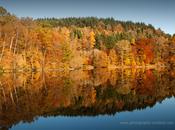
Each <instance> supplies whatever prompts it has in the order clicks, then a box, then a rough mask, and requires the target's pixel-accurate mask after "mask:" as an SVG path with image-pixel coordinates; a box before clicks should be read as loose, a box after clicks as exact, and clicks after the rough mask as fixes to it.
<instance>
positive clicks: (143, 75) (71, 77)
mask: <svg viewBox="0 0 175 130" xmlns="http://www.w3.org/2000/svg"><path fill="white" fill-rule="evenodd" d="M174 95H175V71H173V70H144V69H125V70H111V71H109V70H107V69H96V70H93V71H82V70H78V71H71V72H67V73H60V72H49V73H31V74H21V73H16V74H3V75H1V76H0V130H8V129H9V130H59V129H60V130H82V129H83V130H97V129H100V130H116V129H138V130H140V129H152V130H155V129H162V130H164V129H175V98H174Z"/></svg>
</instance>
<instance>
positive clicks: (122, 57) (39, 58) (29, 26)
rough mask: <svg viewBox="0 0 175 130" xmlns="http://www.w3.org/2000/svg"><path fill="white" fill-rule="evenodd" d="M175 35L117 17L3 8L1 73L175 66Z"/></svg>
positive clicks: (0, 52)
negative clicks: (23, 13)
mask: <svg viewBox="0 0 175 130" xmlns="http://www.w3.org/2000/svg"><path fill="white" fill-rule="evenodd" d="M174 52H175V35H174V36H171V35H169V34H166V33H164V32H163V31H162V30H161V29H155V28H154V27H153V26H152V25H150V24H149V25H146V24H144V23H133V22H131V21H127V22H124V21H117V20H115V19H113V18H96V17H81V18H75V17H70V18H60V19H57V18H38V19H32V18H28V17H26V18H18V17H16V16H15V15H13V14H10V13H9V12H8V11H7V10H6V9H4V8H3V7H0V71H1V72H12V71H13V72H16V71H24V72H27V71H29V72H30V71H32V72H33V71H43V70H44V71H49V70H61V71H66V70H75V69H84V70H91V69H94V68H108V69H115V68H143V67H144V68H146V67H147V68H155V67H156V68H157V67H171V66H174V64H173V63H174V61H175V55H174Z"/></svg>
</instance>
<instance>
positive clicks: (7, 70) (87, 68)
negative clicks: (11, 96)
mask: <svg viewBox="0 0 175 130" xmlns="http://www.w3.org/2000/svg"><path fill="white" fill-rule="evenodd" d="M168 67H169V66H165V65H161V66H160V65H157V64H155V65H145V66H138V65H137V66H126V65H125V66H115V65H109V66H107V67H94V66H92V65H86V66H83V67H79V68H66V69H65V68H47V67H46V69H42V68H38V69H31V68H30V69H29V68H28V69H20V68H17V69H1V70H0V73H15V72H20V73H31V72H50V71H60V72H65V71H76V70H82V71H90V70H95V69H108V70H117V69H145V70H148V69H164V68H168Z"/></svg>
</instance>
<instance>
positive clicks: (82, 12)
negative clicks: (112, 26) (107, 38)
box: [0, 0, 175, 34]
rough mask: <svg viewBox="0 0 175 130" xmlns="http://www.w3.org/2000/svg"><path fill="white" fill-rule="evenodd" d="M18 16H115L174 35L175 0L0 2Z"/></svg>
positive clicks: (12, 0) (17, 0) (10, 0)
mask: <svg viewBox="0 0 175 130" xmlns="http://www.w3.org/2000/svg"><path fill="white" fill-rule="evenodd" d="M0 5H1V6H3V7H5V8H6V9H7V10H8V11H10V12H11V13H13V14H15V15H17V16H19V17H26V16H29V17H33V18H38V17H40V18H41V17H57V18H62V17H85V16H97V17H114V18H115V19H117V20H124V21H127V20H131V21H134V22H145V23H146V24H149V23H150V24H152V25H153V26H155V27H156V28H161V29H162V30H163V31H165V32H166V33H170V34H174V33H175V0H0Z"/></svg>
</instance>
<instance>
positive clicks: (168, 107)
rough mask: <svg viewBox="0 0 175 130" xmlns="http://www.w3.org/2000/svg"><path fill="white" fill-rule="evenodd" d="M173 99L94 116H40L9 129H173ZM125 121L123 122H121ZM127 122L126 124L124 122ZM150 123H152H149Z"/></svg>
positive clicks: (174, 114) (174, 124)
mask: <svg viewBox="0 0 175 130" xmlns="http://www.w3.org/2000/svg"><path fill="white" fill-rule="evenodd" d="M174 109H175V99H174V98H171V99H168V98H167V99H165V100H164V101H163V102H162V103H157V104H156V105H155V106H154V107H153V108H150V107H147V108H146V109H144V110H134V111H133V112H121V113H116V114H115V115H114V116H109V115H99V116H96V117H88V116H85V117H80V116H78V117H63V116H58V117H50V118H44V117H40V118H38V119H37V121H36V122H33V123H32V124H28V123H24V124H23V123H20V124H18V125H17V126H14V127H13V128H12V129H11V130H24V129H30V130H38V129H42V130H50V129H52V130H58V129H61V130H82V129H85V130H96V129H100V130H109V129H110V130H116V129H136V130H137V129H138V130H139V129H151V130H154V129H160V130H162V129H173V128H175V119H174V117H175V113H174ZM123 123H125V124H123ZM126 123H128V124H126ZM151 123H152V125H151Z"/></svg>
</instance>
